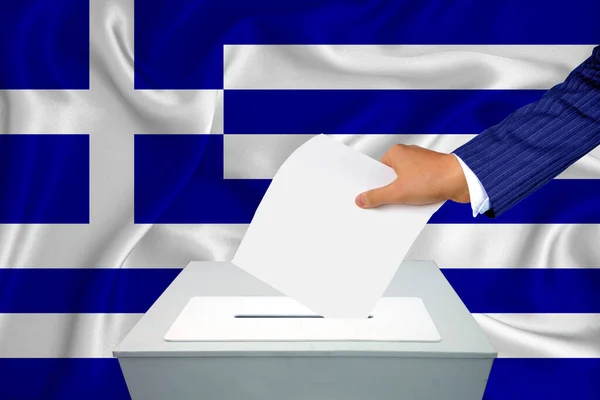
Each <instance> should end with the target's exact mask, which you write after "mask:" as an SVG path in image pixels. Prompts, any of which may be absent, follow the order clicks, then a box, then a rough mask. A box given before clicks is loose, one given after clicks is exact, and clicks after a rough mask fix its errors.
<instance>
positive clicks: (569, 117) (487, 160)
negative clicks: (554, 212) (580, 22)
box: [454, 46, 600, 218]
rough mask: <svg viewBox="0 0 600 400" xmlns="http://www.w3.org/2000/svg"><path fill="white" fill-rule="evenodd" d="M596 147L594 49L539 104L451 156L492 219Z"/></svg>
mask: <svg viewBox="0 0 600 400" xmlns="http://www.w3.org/2000/svg"><path fill="white" fill-rule="evenodd" d="M598 145H600V46H597V47H595V48H594V50H593V52H592V55H591V56H590V57H589V58H588V59H587V60H585V61H584V62H583V64H581V65H580V66H578V67H577V68H576V69H575V70H573V71H572V72H571V73H570V74H569V76H568V77H567V79H566V80H565V81H564V82H563V83H560V84H558V85H556V86H554V87H553V88H552V89H550V90H549V91H547V92H546V93H545V94H544V96H542V98H541V99H540V100H538V101H536V102H534V103H531V104H528V105H526V106H524V107H522V108H520V109H518V110H517V111H515V112H513V113H512V114H511V115H509V116H508V117H507V118H506V119H504V120H503V121H502V122H500V123H499V124H497V125H495V126H493V127H491V128H489V129H487V130H485V131H483V132H482V133H480V134H479V135H477V136H476V137H475V138H473V139H472V140H470V141H469V142H467V143H465V144H464V145H463V146H461V147H459V148H458V149H456V151H454V153H455V154H456V155H458V156H459V157H460V158H461V159H462V160H463V161H464V162H465V164H467V165H468V166H469V168H471V170H472V171H473V172H474V173H475V175H477V177H478V178H479V180H480V181H481V183H482V184H483V187H484V188H485V190H486V191H487V194H488V196H489V198H490V204H491V208H490V210H489V211H487V212H486V213H485V215H487V216H489V217H492V218H494V217H496V216H498V215H500V214H502V213H503V212H505V211H506V210H508V209H509V208H511V207H512V206H514V205H515V204H517V203H518V202H519V201H521V200H523V199H524V198H525V197H527V196H528V195H530V194H531V193H533V192H534V191H536V190H537V189H539V188H540V187H542V186H543V185H544V184H546V183H547V182H549V181H550V180H552V179H553V178H554V177H556V176H557V175H558V174H560V173H561V172H562V171H564V170H565V169H566V168H567V167H569V166H570V165H571V164H573V163H574V162H575V161H577V160H578V159H580V158H581V157H583V156H584V155H586V154H587V153H589V152H590V151H591V150H593V149H594V148H595V147H596V146H598Z"/></svg>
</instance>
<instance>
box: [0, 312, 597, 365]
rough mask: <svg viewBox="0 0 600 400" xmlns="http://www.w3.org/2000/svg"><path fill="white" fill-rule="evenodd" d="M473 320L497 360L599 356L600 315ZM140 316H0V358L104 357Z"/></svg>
mask: <svg viewBox="0 0 600 400" xmlns="http://www.w3.org/2000/svg"><path fill="white" fill-rule="evenodd" d="M474 317H475V319H476V320H477V322H478V323H479V324H480V325H481V326H482V328H483V330H484V331H485V333H486V334H487V336H488V338H489V339H490V341H491V342H492V345H493V346H494V347H495V348H496V350H497V351H498V353H499V357H503V358H507V357H533V358H577V357H589V358H598V357H600V341H598V334H599V332H600V314H490V315H485V314H474ZM140 318H141V314H0V358H110V357H112V350H113V349H114V348H115V347H116V346H117V345H118V344H119V343H120V342H121V340H122V339H123V338H124V337H125V335H127V333H128V332H129V331H130V330H131V328H132V327H133V326H134V325H135V324H136V323H137V321H138V320H139V319H140ZM8 327H10V328H8Z"/></svg>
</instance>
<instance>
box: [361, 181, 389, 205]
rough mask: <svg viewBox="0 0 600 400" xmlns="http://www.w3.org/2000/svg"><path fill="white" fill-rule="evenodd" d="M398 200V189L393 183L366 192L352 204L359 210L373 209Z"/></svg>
mask: <svg viewBox="0 0 600 400" xmlns="http://www.w3.org/2000/svg"><path fill="white" fill-rule="evenodd" d="M397 199H398V188H396V187H394V184H393V183H390V184H389V185H386V186H382V187H380V188H377V189H372V190H368V191H366V192H363V193H361V194H359V195H358V196H356V199H355V200H354V202H355V203H356V205H357V206H359V207H360V208H375V207H379V206H382V205H384V204H391V203H395V202H396V200H397Z"/></svg>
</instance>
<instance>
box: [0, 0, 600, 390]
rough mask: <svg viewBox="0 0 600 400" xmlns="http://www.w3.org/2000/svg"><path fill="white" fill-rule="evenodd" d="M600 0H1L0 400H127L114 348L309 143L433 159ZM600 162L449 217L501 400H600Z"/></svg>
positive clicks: (233, 229) (510, 96)
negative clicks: (495, 208) (485, 211)
mask: <svg viewBox="0 0 600 400" xmlns="http://www.w3.org/2000/svg"><path fill="white" fill-rule="evenodd" d="M599 16H600V2H599V1H597V0H571V1H568V2H560V1H553V0H550V1H549V0H530V1H527V2H523V1H519V0H504V1H492V2H489V1H470V0H457V1H454V2H449V3H446V2H439V1H398V0H380V1H373V0H364V1H359V0H357V1H338V0H335V1H334V0H318V1H317V0H285V1H274V0H138V1H136V2H135V5H134V1H133V0H97V1H89V0H18V1H17V0H14V1H11V0H4V1H2V2H1V3H0V399H34V398H35V399H37V398H43V399H58V398H60V399H83V398H85V399H127V398H129V394H128V392H127V387H126V385H125V381H124V379H123V376H122V374H121V370H120V368H119V365H118V363H117V360H116V359H114V358H112V353H111V352H112V350H113V349H114V347H116V345H117V344H118V343H119V342H120V340H121V339H122V338H123V337H124V336H125V335H126V334H127V332H128V331H129V330H130V329H131V327H132V326H133V325H134V324H135V323H136V322H137V320H138V319H139V318H140V316H141V315H142V314H143V313H144V312H145V311H146V310H147V309H148V308H149V306H150V305H151V304H152V303H153V302H154V301H155V300H156V299H157V298H158V296H159V295H160V294H161V293H162V291H163V290H164V289H165V288H166V287H167V286H168V285H169V283H170V282H171V281H172V280H173V279H174V278H175V277H176V276H177V274H178V273H179V272H180V271H181V268H183V267H185V265H186V264H187V263H188V262H189V261H191V260H217V261H220V260H230V259H231V258H232V256H233V254H234V252H235V250H236V248H237V246H238V244H239V242H240V240H241V238H242V236H243V235H244V232H245V230H246V227H247V224H248V223H249V222H250V220H251V218H252V215H253V213H254V211H255V209H256V207H257V205H258V203H259V202H260V199H261V198H262V195H263V194H264V193H265V190H266V188H267V187H268V185H269V182H270V179H271V178H272V177H273V175H274V174H275V172H276V170H277V169H278V167H279V166H280V165H281V163H282V162H283V161H284V160H285V159H286V158H287V156H289V155H290V154H291V153H292V151H293V150H294V149H296V148H297V147H298V146H299V145H301V144H302V143H304V142H306V141H307V140H308V139H309V138H310V137H312V136H314V135H317V134H319V133H325V134H328V135H331V136H332V137H333V138H335V139H336V140H340V141H342V142H344V143H346V144H347V145H349V146H352V147H354V148H356V149H358V150H360V151H362V152H364V153H366V154H368V155H370V156H372V157H374V158H376V159H379V157H380V156H381V155H382V154H383V153H384V152H385V150H387V149H388V148H389V147H390V146H391V145H392V144H394V143H407V144H418V145H421V146H424V147H428V148H430V149H434V150H438V151H443V152H450V151H453V150H454V149H455V148H457V147H458V146H460V145H461V144H462V143H465V142H466V141H468V140H469V139H470V138H472V137H474V135H477V134H478V133H480V132H481V131H483V130H484V129H486V128H487V127H489V126H491V125H494V124H496V123H498V122H500V121H502V119H503V118H505V117H506V116H508V115H509V114H510V113H511V112H512V111H514V110H516V109H517V108H519V107H520V106H522V105H525V104H527V103H530V102H532V101H534V100H536V99H538V98H540V97H541V95H542V94H543V93H544V91H545V90H547V89H549V88H551V87H552V86H553V85H555V84H557V83H559V82H561V81H563V80H564V79H565V78H566V76H567V75H568V73H569V72H570V71H571V70H572V69H574V68H575V67H576V66H577V65H579V64H580V63H581V62H582V61H583V60H584V59H586V58H587V57H589V55H590V54H591V51H592V48H593V47H594V45H597V44H599V43H600V27H599V25H600V23H599ZM599 204H600V149H598V148H597V149H595V150H594V151H592V152H591V153H590V154H588V155H587V156H585V157H584V158H583V159H581V160H579V161H578V162H577V163H575V164H574V165H572V166H571V167H570V168H569V169H567V170H566V171H565V172H564V173H563V174H561V175H560V176H558V177H557V178H556V179H554V180H553V181H552V182H550V183H549V184H548V185H546V186H544V187H543V188H542V189H540V190H539V191H537V192H536V193H534V194H533V195H532V196H530V197H529V198H527V199H526V200H524V201H523V202H521V203H519V204H518V205H516V206H515V207H514V208H513V209H511V210H509V211H508V212H506V213H505V214H503V215H502V216H501V217H499V218H497V219H489V218H487V217H485V216H478V217H477V218H475V219H474V218H473V217H472V215H471V210H470V206H469V205H468V204H460V205H459V204H455V203H452V202H447V203H446V204H445V205H444V206H443V207H442V208H441V209H440V210H439V211H438V212H437V213H436V214H435V215H434V216H433V217H432V219H431V220H430V221H429V223H428V225H427V227H426V228H425V229H424V231H423V232H422V234H421V235H420V237H419V238H418V239H417V241H416V242H415V244H414V245H413V247H412V249H411V251H410V252H409V255H408V258H409V259H432V260H435V261H436V262H437V264H438V265H439V266H440V267H441V268H442V271H443V273H444V275H445V276H446V278H447V279H448V280H449V281H450V283H451V284H452V286H453V287H454V288H455V290H456V291H457V293H458V294H459V296H460V297H461V298H462V300H463V301H464V303H465V304H466V306H467V307H468V308H469V310H470V311H471V312H472V313H473V315H474V317H475V319H476V320H477V322H478V323H479V324H480V325H481V327H482V328H483V329H484V331H485V332H486V334H487V335H488V336H489V339H490V341H491V342H492V344H493V345H494V346H495V348H496V349H497V350H498V352H499V358H498V359H497V360H496V361H495V362H494V365H493V368H492V372H491V375H490V380H489V382H488V386H487V390H486V393H485V399H486V400H496V399H511V400H518V399H533V398H536V399H537V398H540V399H598V398H600V378H599V377H600V268H599V267H600V246H599V243H600V207H599V206H598V205H599Z"/></svg>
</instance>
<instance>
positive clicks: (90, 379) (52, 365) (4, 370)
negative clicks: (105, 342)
mask: <svg viewBox="0 0 600 400" xmlns="http://www.w3.org/2000/svg"><path fill="white" fill-rule="evenodd" d="M0 398H1V399H6V400H17V399H18V400H29V399H31V400H33V399H36V400H37V399H44V400H54V399H56V400H58V399H60V400H71V399H72V400H81V399H86V400H107V399H110V400H120V399H130V396H129V392H128V391H127V385H126V384H125V379H124V378H123V373H122V372H121V368H120V367H119V363H118V362H117V360H116V359H111V358H87V359H86V358H16V359H15V358H0Z"/></svg>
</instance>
